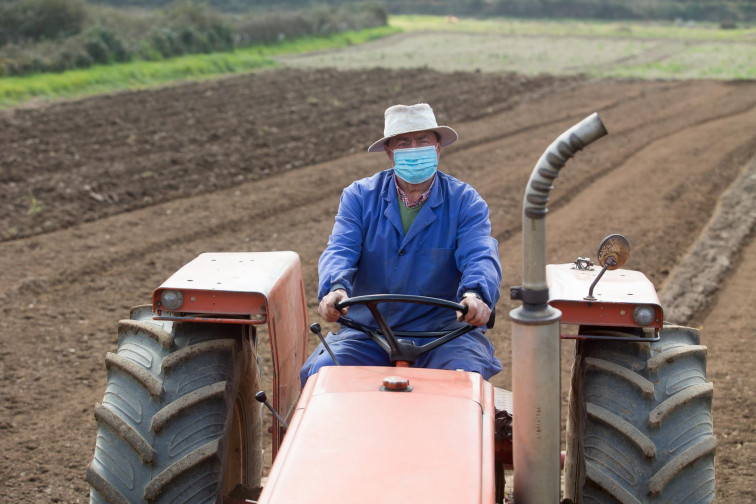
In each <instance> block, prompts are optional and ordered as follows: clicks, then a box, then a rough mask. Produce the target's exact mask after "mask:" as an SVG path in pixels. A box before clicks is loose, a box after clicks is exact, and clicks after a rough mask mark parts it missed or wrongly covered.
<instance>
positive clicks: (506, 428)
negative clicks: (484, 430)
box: [494, 387, 512, 469]
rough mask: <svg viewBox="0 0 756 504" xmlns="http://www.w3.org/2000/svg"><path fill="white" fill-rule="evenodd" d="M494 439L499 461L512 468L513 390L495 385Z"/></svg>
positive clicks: (496, 458) (497, 460)
mask: <svg viewBox="0 0 756 504" xmlns="http://www.w3.org/2000/svg"><path fill="white" fill-rule="evenodd" d="M494 409H495V410H496V413H495V416H494V428H495V431H494V440H495V442H496V457H495V460H496V462H497V463H501V464H504V467H505V468H507V469H511V468H512V392H510V391H509V390H504V389H501V388H498V387H494Z"/></svg>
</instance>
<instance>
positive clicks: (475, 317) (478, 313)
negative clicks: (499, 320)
mask: <svg viewBox="0 0 756 504" xmlns="http://www.w3.org/2000/svg"><path fill="white" fill-rule="evenodd" d="M459 303H460V304H462V305H465V306H467V314H466V315H465V318H464V321H465V322H467V323H468V324H470V325H474V326H475V327H481V326H484V325H486V324H487V323H488V319H489V318H490V317H491V309H490V308H489V307H488V305H487V304H486V303H484V302H483V301H482V300H480V299H479V298H478V297H477V296H475V295H473V294H465V296H464V297H463V298H462V301H460V302H459ZM457 320H459V321H460V322H461V321H462V312H457Z"/></svg>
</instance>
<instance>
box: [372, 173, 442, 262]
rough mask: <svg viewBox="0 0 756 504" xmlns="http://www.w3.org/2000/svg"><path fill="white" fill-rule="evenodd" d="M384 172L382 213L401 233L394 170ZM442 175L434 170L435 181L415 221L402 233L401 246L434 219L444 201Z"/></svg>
mask: <svg viewBox="0 0 756 504" xmlns="http://www.w3.org/2000/svg"><path fill="white" fill-rule="evenodd" d="M384 173H385V174H386V180H385V181H384V184H383V190H382V191H381V197H382V198H383V200H384V201H385V203H386V204H385V209H384V211H383V215H384V216H385V217H386V218H387V219H388V221H389V222H390V223H391V224H393V226H394V227H395V228H396V230H397V231H398V232H399V234H400V235H402V234H404V230H403V229H402V219H401V217H400V216H399V206H398V205H399V196H398V195H397V193H396V182H395V181H394V170H393V169H389V170H386V171H385V172H384ZM444 177H445V175H444V174H443V173H441V172H439V171H436V181H435V182H434V183H433V187H432V188H431V193H430V196H429V197H428V200H427V201H426V202H425V204H424V205H423V207H422V208H421V209H420V212H419V213H418V214H417V217H415V221H414V222H413V223H412V226H410V228H409V231H408V232H407V234H406V235H404V239H403V240H402V247H404V246H405V245H406V244H407V243H409V241H410V240H412V239H413V238H414V237H415V236H417V235H418V234H420V232H422V231H423V230H424V229H425V228H427V227H428V226H430V225H431V224H432V223H433V222H434V221H435V220H436V212H437V211H438V210H437V209H438V207H440V206H441V205H442V204H443V203H444V191H443V189H442V186H444V185H445V180H444Z"/></svg>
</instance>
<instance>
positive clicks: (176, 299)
mask: <svg viewBox="0 0 756 504" xmlns="http://www.w3.org/2000/svg"><path fill="white" fill-rule="evenodd" d="M160 304H161V305H163V308H165V309H166V310H171V311H174V310H178V309H179V308H181V305H182V304H184V295H183V294H182V293H181V291H177V290H164V291H163V292H161V293H160Z"/></svg>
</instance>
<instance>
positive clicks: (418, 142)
mask: <svg viewBox="0 0 756 504" xmlns="http://www.w3.org/2000/svg"><path fill="white" fill-rule="evenodd" d="M431 146H435V147H436V153H438V154H441V144H440V143H439V142H438V135H437V134H436V132H435V131H431V130H425V131H414V132H412V133H402V134H401V135H396V136H395V137H391V138H389V140H388V142H387V143H386V144H385V145H384V146H383V150H384V151H386V154H388V157H389V159H390V160H391V163H392V164H393V162H394V152H393V151H395V150H399V149H409V148H411V147H431Z"/></svg>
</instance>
